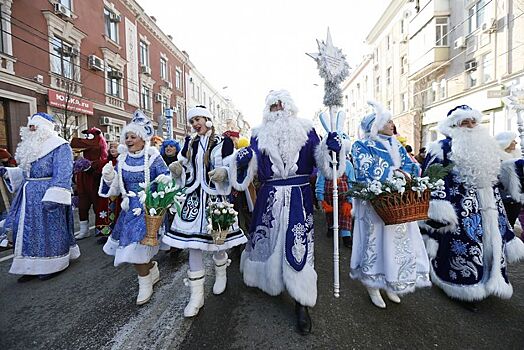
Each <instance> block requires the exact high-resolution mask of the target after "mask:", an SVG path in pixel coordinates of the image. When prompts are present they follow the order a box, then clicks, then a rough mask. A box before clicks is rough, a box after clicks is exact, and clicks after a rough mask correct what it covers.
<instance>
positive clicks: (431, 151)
mask: <svg viewBox="0 0 524 350" xmlns="http://www.w3.org/2000/svg"><path fill="white" fill-rule="evenodd" d="M426 154H427V155H428V157H429V156H431V157H433V158H437V159H440V160H443V159H444V150H443V149H442V146H441V145H440V142H439V141H434V142H431V143H430V144H428V145H427V146H426ZM432 160H433V159H432Z"/></svg>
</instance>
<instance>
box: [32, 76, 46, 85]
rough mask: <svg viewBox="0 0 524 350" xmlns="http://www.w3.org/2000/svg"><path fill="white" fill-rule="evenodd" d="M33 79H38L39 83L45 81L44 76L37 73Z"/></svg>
mask: <svg viewBox="0 0 524 350" xmlns="http://www.w3.org/2000/svg"><path fill="white" fill-rule="evenodd" d="M33 80H34V81H36V82H37V83H39V84H43V83H44V77H43V76H42V75H40V74H37V75H35V76H34V77H33Z"/></svg>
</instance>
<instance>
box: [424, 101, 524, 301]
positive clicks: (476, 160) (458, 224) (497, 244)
mask: <svg viewBox="0 0 524 350" xmlns="http://www.w3.org/2000/svg"><path fill="white" fill-rule="evenodd" d="M481 118H482V115H481V114H480V112H478V111H476V110H473V109H471V108H470V107H469V106H466V105H462V106H458V107H456V108H454V109H452V110H451V111H449V113H448V116H447V118H446V119H444V120H442V121H441V122H440V123H439V125H438V128H439V131H440V132H441V133H442V134H444V135H445V136H446V138H445V139H444V140H440V141H437V142H435V143H433V144H431V145H430V146H429V147H428V156H427V157H426V160H425V164H424V168H427V167H429V166H431V165H432V164H442V165H443V166H447V165H452V167H453V168H452V170H451V171H450V172H449V173H448V175H447V176H446V177H445V179H444V181H445V190H444V191H435V192H433V193H432V196H431V202H430V207H429V212H428V215H429V218H430V220H428V221H426V222H425V223H423V224H422V225H421V227H422V228H423V233H424V234H426V235H427V236H428V238H427V240H426V245H427V248H428V254H429V256H430V258H431V279H432V281H433V283H434V284H436V285H437V286H438V287H440V288H441V289H442V290H443V291H444V292H445V293H446V294H447V295H448V296H450V297H452V298H455V299H459V300H461V301H464V302H463V303H462V304H463V305H464V306H465V307H466V308H468V309H470V310H473V311H474V310H475V309H476V306H475V305H474V304H472V303H470V302H474V301H478V300H482V299H484V298H487V297H488V296H489V295H496V296H498V297H501V298H505V299H507V298H510V297H511V295H512V293H513V287H512V286H511V284H510V283H509V280H508V275H507V263H508V262H513V261H516V260H519V259H522V258H523V257H524V244H523V243H522V242H521V241H520V240H519V239H515V235H514V234H513V231H512V230H511V227H510V225H508V220H507V217H506V213H505V211H504V206H503V204H502V200H501V198H500V194H499V188H498V186H497V176H498V175H499V172H500V165H501V164H500V161H501V154H500V152H501V151H500V149H499V146H498V145H497V143H496V141H495V140H494V139H493V137H491V136H490V135H489V134H488V131H487V130H485V129H484V128H483V127H482V126H480V125H478V124H480V121H481Z"/></svg>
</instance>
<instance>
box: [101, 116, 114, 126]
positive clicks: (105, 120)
mask: <svg viewBox="0 0 524 350" xmlns="http://www.w3.org/2000/svg"><path fill="white" fill-rule="evenodd" d="M109 124H111V119H110V118H109V117H100V125H109Z"/></svg>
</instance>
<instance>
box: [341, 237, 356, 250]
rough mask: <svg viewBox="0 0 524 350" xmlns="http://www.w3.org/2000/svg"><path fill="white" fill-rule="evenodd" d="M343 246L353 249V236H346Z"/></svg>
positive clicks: (343, 238) (343, 239)
mask: <svg viewBox="0 0 524 350" xmlns="http://www.w3.org/2000/svg"><path fill="white" fill-rule="evenodd" d="M342 244H344V247H346V248H351V246H352V245H353V239H351V236H344V237H342Z"/></svg>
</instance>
